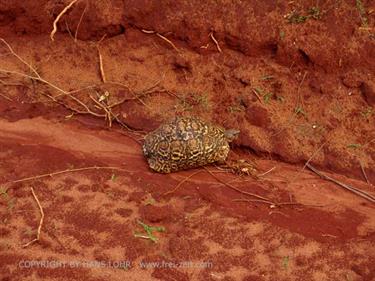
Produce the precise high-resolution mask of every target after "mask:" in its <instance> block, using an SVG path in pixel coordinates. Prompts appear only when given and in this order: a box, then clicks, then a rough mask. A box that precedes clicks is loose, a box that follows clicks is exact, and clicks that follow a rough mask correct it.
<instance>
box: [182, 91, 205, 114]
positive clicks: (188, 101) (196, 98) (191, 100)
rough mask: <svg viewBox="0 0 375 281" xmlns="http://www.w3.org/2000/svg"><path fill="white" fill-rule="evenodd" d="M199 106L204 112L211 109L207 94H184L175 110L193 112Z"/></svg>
mask: <svg viewBox="0 0 375 281" xmlns="http://www.w3.org/2000/svg"><path fill="white" fill-rule="evenodd" d="M197 106H198V107H201V108H202V109H204V110H208V109H210V107H211V105H210V102H209V98H208V94H207V93H202V94H191V93H189V94H183V95H182V97H181V99H180V100H179V102H178V104H177V105H176V106H175V108H176V109H177V110H182V111H192V110H193V109H194V108H195V107H197Z"/></svg>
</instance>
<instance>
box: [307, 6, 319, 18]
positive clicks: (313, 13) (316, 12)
mask: <svg viewBox="0 0 375 281" xmlns="http://www.w3.org/2000/svg"><path fill="white" fill-rule="evenodd" d="M308 17H311V18H313V19H315V20H320V19H321V14H320V9H319V8H318V7H311V8H310V9H309V10H308Z"/></svg>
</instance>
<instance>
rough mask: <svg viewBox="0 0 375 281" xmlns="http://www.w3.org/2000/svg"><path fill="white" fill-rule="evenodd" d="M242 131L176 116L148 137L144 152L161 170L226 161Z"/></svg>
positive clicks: (173, 170)
mask: <svg viewBox="0 0 375 281" xmlns="http://www.w3.org/2000/svg"><path fill="white" fill-rule="evenodd" d="M238 133H239V131H238V130H235V129H230V130H225V129H223V128H221V127H219V126H216V125H212V124H210V123H206V122H205V121H203V120H201V119H199V118H197V117H175V118H174V119H172V120H171V121H169V122H167V123H164V124H162V125H161V126H160V127H159V128H157V129H156V130H155V131H153V132H151V133H149V134H147V135H146V137H145V142H144V145H143V153H144V155H145V157H146V158H147V161H148V164H149V166H150V168H151V169H153V170H154V171H156V172H159V173H170V172H176V171H179V170H185V169H190V168H196V167H200V166H203V165H206V164H210V163H214V162H224V161H225V159H226V158H227V156H228V153H229V142H231V141H232V140H233V139H234V138H235V137H236V136H237V134H238Z"/></svg>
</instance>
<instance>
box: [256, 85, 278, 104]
mask: <svg viewBox="0 0 375 281" xmlns="http://www.w3.org/2000/svg"><path fill="white" fill-rule="evenodd" d="M254 90H255V91H256V92H257V94H259V95H260V96H262V97H263V101H264V103H266V104H268V103H269V102H270V100H271V98H272V97H273V96H274V94H273V93H272V92H267V91H265V90H263V89H261V88H254Z"/></svg>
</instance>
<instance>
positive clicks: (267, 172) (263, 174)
mask: <svg viewBox="0 0 375 281" xmlns="http://www.w3.org/2000/svg"><path fill="white" fill-rule="evenodd" d="M275 169H276V166H274V167H272V168H271V169H269V170H268V171H265V172H264V173H261V174H259V175H257V177H263V176H265V175H267V174H269V173H271V172H272V171H273V170H275Z"/></svg>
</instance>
